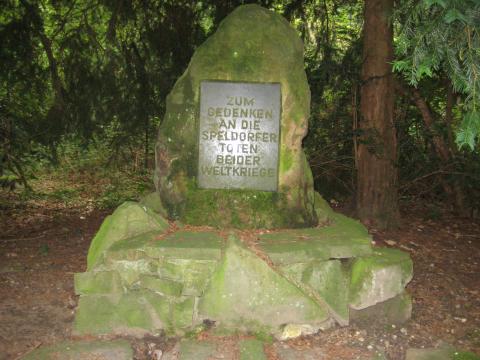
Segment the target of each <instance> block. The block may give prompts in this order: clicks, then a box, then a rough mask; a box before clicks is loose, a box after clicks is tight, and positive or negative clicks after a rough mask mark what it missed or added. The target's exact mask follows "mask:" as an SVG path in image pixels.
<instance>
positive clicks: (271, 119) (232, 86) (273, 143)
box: [198, 81, 281, 191]
mask: <svg viewBox="0 0 480 360" xmlns="http://www.w3.org/2000/svg"><path fill="white" fill-rule="evenodd" d="M280 100H281V94H280V84H279V83H276V84H266V83H251V82H250V83H244V82H243V83H242V82H225V81H202V82H201V83H200V134H199V158H198V186H199V187H200V188H204V189H252V190H264V191H277V190H278V150H279V142H280V111H281V106H280Z"/></svg>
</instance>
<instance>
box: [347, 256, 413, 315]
mask: <svg viewBox="0 0 480 360" xmlns="http://www.w3.org/2000/svg"><path fill="white" fill-rule="evenodd" d="M412 276H413V262H412V259H411V258H410V256H409V254H408V253H405V252H403V251H400V250H397V249H389V248H376V249H375V251H374V252H373V254H372V255H371V256H366V257H360V258H357V259H355V260H354V262H353V265H352V269H351V277H350V307H351V308H352V309H356V310H360V309H365V308H367V307H369V306H373V305H375V304H377V303H380V302H383V301H386V300H388V299H391V298H394V297H395V296H397V295H399V294H401V293H402V292H403V291H404V289H405V286H406V285H407V284H408V283H409V282H410V280H411V279H412Z"/></svg>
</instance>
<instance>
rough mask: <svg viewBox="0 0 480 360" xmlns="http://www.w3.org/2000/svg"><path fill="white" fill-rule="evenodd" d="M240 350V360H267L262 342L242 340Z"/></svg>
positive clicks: (239, 344)
mask: <svg viewBox="0 0 480 360" xmlns="http://www.w3.org/2000/svg"><path fill="white" fill-rule="evenodd" d="M238 349H239V351H240V360H267V356H266V355H265V352H264V348H263V343H262V342H261V341H258V340H255V339H246V340H240V341H239V342H238Z"/></svg>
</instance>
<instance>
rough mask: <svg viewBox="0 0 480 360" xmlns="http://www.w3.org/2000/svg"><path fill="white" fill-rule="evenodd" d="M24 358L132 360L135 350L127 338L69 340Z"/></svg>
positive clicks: (31, 353)
mask: <svg viewBox="0 0 480 360" xmlns="http://www.w3.org/2000/svg"><path fill="white" fill-rule="evenodd" d="M22 359H23V360H58V359H64V360H92V359H116V360H132V359H133V350H132V347H131V346H130V343H129V342H128V341H126V340H110V341H76V342H73V341H68V342H63V343H59V344H55V345H50V346H44V347H41V348H40V349H36V350H33V351H32V352H29V353H28V354H27V355H25V356H24V357H22Z"/></svg>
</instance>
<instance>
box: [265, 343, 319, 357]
mask: <svg viewBox="0 0 480 360" xmlns="http://www.w3.org/2000/svg"><path fill="white" fill-rule="evenodd" d="M273 348H274V350H275V353H276V354H277V356H278V358H279V359H280V360H327V359H328V358H327V355H326V354H325V352H324V351H322V350H321V349H319V348H311V349H302V350H298V349H294V348H292V347H290V346H288V344H286V343H281V342H278V343H275V344H274V346H273Z"/></svg>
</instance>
